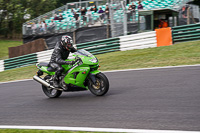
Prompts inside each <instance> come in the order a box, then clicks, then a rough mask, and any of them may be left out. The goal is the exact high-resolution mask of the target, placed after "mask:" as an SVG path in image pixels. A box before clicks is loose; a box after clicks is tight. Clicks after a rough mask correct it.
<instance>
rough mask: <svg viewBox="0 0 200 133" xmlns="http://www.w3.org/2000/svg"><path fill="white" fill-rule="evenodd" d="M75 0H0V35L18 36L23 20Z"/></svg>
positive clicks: (20, 33) (6, 36)
mask: <svg viewBox="0 0 200 133" xmlns="http://www.w3.org/2000/svg"><path fill="white" fill-rule="evenodd" d="M75 1H78V0H0V36H1V37H4V38H15V37H16V36H17V35H19V36H20V35H22V24H23V23H24V22H26V21H28V20H31V19H34V18H36V17H38V16H40V15H42V14H44V13H47V12H49V11H52V10H54V9H56V8H58V7H61V6H63V5H65V4H66V3H70V2H75ZM24 16H28V19H27V18H25V17H24Z"/></svg>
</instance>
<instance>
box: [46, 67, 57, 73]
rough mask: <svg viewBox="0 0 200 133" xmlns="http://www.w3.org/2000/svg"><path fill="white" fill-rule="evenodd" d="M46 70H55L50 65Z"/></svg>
mask: <svg viewBox="0 0 200 133" xmlns="http://www.w3.org/2000/svg"><path fill="white" fill-rule="evenodd" d="M47 71H49V72H55V70H54V69H53V68H52V67H48V68H47Z"/></svg>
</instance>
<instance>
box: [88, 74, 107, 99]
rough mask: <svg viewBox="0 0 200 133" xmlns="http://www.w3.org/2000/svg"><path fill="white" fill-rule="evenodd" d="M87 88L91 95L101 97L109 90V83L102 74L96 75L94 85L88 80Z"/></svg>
mask: <svg viewBox="0 0 200 133" xmlns="http://www.w3.org/2000/svg"><path fill="white" fill-rule="evenodd" d="M88 88H89V90H90V91H91V92H92V94H94V95H96V96H103V95H105V94H106V93H107V92H108V90H109V81H108V79H107V77H106V76H105V75H104V74H103V73H98V74H97V75H96V83H95V84H94V83H93V82H92V81H91V80H89V83H88Z"/></svg>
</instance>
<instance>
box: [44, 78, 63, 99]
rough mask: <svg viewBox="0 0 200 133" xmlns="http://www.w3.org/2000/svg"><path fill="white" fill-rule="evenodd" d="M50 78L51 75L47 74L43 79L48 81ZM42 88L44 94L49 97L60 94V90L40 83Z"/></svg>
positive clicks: (55, 96)
mask: <svg viewBox="0 0 200 133" xmlns="http://www.w3.org/2000/svg"><path fill="white" fill-rule="evenodd" d="M50 78H51V76H49V75H47V76H45V77H44V80H45V81H46V82H48V83H49V79H50ZM42 90H43V92H44V94H45V95H46V96H47V97H49V98H57V97H59V96H60V95H61V94H62V91H60V90H56V89H51V88H48V87H46V86H44V85H42Z"/></svg>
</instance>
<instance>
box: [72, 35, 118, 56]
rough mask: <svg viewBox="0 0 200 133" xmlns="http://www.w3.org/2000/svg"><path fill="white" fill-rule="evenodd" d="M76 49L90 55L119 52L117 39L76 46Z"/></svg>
mask: <svg viewBox="0 0 200 133" xmlns="http://www.w3.org/2000/svg"><path fill="white" fill-rule="evenodd" d="M76 46H77V49H85V50H87V51H89V52H90V53H92V54H95V55H96V54H103V53H107V52H114V51H119V50H120V44H119V38H109V39H104V40H98V41H92V42H87V43H81V44H77V45H76Z"/></svg>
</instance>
